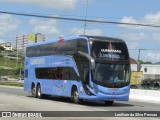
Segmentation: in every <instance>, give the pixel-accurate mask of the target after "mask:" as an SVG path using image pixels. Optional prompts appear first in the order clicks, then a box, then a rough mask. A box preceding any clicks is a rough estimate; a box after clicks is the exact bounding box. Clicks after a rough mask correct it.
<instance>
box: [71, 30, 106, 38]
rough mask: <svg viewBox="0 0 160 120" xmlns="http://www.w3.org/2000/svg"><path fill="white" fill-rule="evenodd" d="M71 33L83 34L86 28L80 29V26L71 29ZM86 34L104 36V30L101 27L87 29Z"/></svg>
mask: <svg viewBox="0 0 160 120" xmlns="http://www.w3.org/2000/svg"><path fill="white" fill-rule="evenodd" d="M71 33H72V34H74V35H82V34H84V29H83V28H81V29H78V28H73V29H72V30H71ZM85 34H86V35H97V36H102V35H103V32H102V31H101V30H100V29H86V31H85Z"/></svg>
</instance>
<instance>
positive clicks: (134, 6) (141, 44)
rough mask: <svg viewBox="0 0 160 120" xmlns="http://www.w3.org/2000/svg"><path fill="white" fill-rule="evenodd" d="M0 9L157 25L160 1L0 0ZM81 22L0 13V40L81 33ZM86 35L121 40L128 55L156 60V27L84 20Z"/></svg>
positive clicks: (159, 54) (159, 44) (159, 35)
mask: <svg viewBox="0 0 160 120" xmlns="http://www.w3.org/2000/svg"><path fill="white" fill-rule="evenodd" d="M0 11H7V12H16V13H26V14H37V15H44V16H57V17H67V18H78V19H91V20H101V21H109V22H125V23H134V24H147V25H148V24H149V25H156V26H160V0H154V1H153V0H132V1H131V0H123V1H122V0H0ZM84 28H85V22H84V21H82V22H78V21H66V20H58V19H47V18H36V17H26V16H15V15H10V14H2V13H0V42H4V41H5V42H13V41H14V40H15V39H16V36H17V35H22V34H29V33H35V34H36V33H42V34H44V35H45V39H46V40H51V39H56V38H58V37H64V38H65V37H70V36H75V35H82V34H84ZM85 34H86V35H98V36H108V37H114V38H120V39H123V40H124V41H125V42H126V43H127V46H128V49H129V53H130V56H131V57H132V58H134V59H135V60H137V59H138V54H139V53H138V51H139V49H140V59H141V60H143V61H145V62H147V61H151V62H153V63H156V62H160V27H156V28H155V27H146V26H127V25H117V24H109V23H105V24H104V23H89V22H86V31H85Z"/></svg>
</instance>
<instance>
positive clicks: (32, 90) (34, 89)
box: [31, 85, 37, 97]
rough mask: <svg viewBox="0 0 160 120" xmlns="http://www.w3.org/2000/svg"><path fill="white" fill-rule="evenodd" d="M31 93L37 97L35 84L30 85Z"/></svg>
mask: <svg viewBox="0 0 160 120" xmlns="http://www.w3.org/2000/svg"><path fill="white" fill-rule="evenodd" d="M31 93H32V96H33V97H37V95H36V88H35V85H32V89H31Z"/></svg>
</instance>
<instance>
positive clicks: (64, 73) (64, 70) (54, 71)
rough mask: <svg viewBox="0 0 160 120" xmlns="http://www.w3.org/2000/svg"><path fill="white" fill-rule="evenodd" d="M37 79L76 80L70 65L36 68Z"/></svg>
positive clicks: (76, 77) (76, 76)
mask: <svg viewBox="0 0 160 120" xmlns="http://www.w3.org/2000/svg"><path fill="white" fill-rule="evenodd" d="M35 74H36V78H37V79H57V80H78V75H77V74H76V72H75V70H74V69H73V68H72V67H52V68H36V69H35Z"/></svg>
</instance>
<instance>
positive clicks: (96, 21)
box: [0, 11, 160, 27]
mask: <svg viewBox="0 0 160 120" xmlns="http://www.w3.org/2000/svg"><path fill="white" fill-rule="evenodd" d="M0 13H3V14H11V15H18V16H28V17H38V18H49V19H60V20H70V21H79V22H84V21H86V22H90V23H107V24H117V25H130V26H146V27H160V26H159V25H152V24H136V23H125V22H114V21H103V20H92V19H85V20H84V19H79V18H68V17H58V16H45V15H37V14H27V13H16V12H7V11H0Z"/></svg>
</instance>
